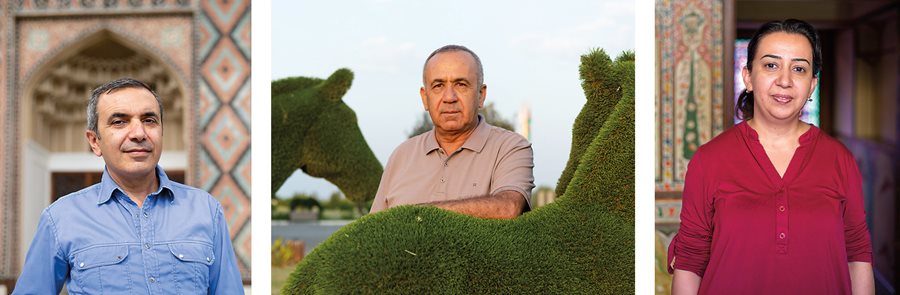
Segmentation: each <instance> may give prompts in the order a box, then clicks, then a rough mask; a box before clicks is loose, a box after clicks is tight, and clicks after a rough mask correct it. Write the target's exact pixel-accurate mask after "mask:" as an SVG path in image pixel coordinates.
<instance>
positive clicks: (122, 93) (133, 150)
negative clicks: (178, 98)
mask: <svg viewBox="0 0 900 295" xmlns="http://www.w3.org/2000/svg"><path fill="white" fill-rule="evenodd" d="M97 113H98V116H97V130H98V133H99V134H94V132H93V131H90V130H88V131H87V138H88V142H89V143H90V144H91V150H92V151H93V152H94V154H96V155H97V156H102V157H103V161H104V162H106V167H107V169H108V170H109V172H110V174H111V175H112V176H113V177H114V178H116V179H123V178H132V179H133V178H139V177H147V175H148V174H150V173H155V168H156V164H157V163H159V156H160V154H161V153H162V121H161V120H160V109H159V105H158V104H157V102H156V98H154V97H153V94H152V93H150V91H147V90H146V89H143V88H133V87H129V88H120V89H116V90H113V91H112V93H105V94H102V95H100V98H99V100H98V101H97Z"/></svg>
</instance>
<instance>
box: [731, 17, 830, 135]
mask: <svg viewBox="0 0 900 295" xmlns="http://www.w3.org/2000/svg"><path fill="white" fill-rule="evenodd" d="M777 32H784V33H789V34H800V35H803V36H804V37H806V40H808V41H809V45H810V47H812V51H813V60H812V67H813V68H812V74H813V77H818V76H819V70H821V69H822V47H821V46H820V45H819V35H818V34H816V28H813V26H812V25H810V24H809V23H807V22H805V21H802V20H797V19H786V20H784V21H771V22H768V23H765V24H764V25H762V26H761V27H759V30H757V31H756V34H755V35H753V39H750V44H749V45H748V46H747V71H753V59H754V58H755V57H756V47H757V46H758V45H759V41H760V40H762V38H763V37H765V36H766V35H768V34H771V33H777ZM735 111H740V115H739V118H740V119H741V120H749V119H753V91H747V89H744V91H743V92H741V95H740V96H738V100H737V104H736V105H735Z"/></svg>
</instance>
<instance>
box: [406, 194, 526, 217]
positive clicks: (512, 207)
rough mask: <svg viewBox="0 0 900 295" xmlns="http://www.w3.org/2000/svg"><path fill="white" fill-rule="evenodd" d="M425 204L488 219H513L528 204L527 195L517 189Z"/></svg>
mask: <svg viewBox="0 0 900 295" xmlns="http://www.w3.org/2000/svg"><path fill="white" fill-rule="evenodd" d="M423 205H426V206H435V207H438V208H441V209H446V210H450V211H454V212H458V213H462V214H466V215H471V216H473V217H478V218H488V219H513V218H516V217H518V216H519V215H520V214H522V211H524V210H525V206H528V204H527V203H526V202H525V196H523V195H522V194H521V193H519V192H516V191H501V192H498V193H496V194H493V195H487V196H479V197H473V198H468V199H461V200H452V201H440V202H434V203H426V204H423Z"/></svg>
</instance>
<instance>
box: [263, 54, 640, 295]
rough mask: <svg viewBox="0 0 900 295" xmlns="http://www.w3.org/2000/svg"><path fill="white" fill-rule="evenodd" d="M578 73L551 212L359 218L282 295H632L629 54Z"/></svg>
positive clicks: (408, 209) (407, 211) (592, 60)
mask: <svg viewBox="0 0 900 295" xmlns="http://www.w3.org/2000/svg"><path fill="white" fill-rule="evenodd" d="M580 71H581V77H582V79H583V80H584V81H585V83H584V84H583V85H584V87H585V93H586V94H587V97H588V102H587V103H586V104H585V110H583V111H582V112H581V114H579V116H578V118H577V119H576V122H577V123H576V124H575V127H574V130H573V134H574V136H573V137H574V138H573V147H572V149H573V150H575V149H583V150H584V153H583V154H582V155H581V156H580V157H579V158H580V159H579V160H578V161H570V162H569V165H568V167H567V168H566V170H567V171H569V170H571V171H569V172H567V173H569V174H571V175H572V177H571V181H566V183H563V184H562V185H565V186H566V187H567V188H566V190H565V195H563V196H561V197H560V198H559V199H558V200H557V201H556V202H555V203H552V204H549V205H546V206H544V207H541V208H537V209H535V210H534V211H532V212H530V213H526V214H524V215H522V216H521V217H519V218H516V219H513V220H484V219H477V218H472V217H468V216H465V215H461V214H457V213H453V212H450V211H445V210H441V209H437V208H434V207H428V206H401V207H397V208H393V209H390V210H386V211H384V212H382V213H378V214H372V215H367V216H363V217H362V218H360V219H358V220H357V221H356V222H354V223H352V224H349V225H347V226H345V227H343V228H341V229H340V230H338V231H337V232H335V233H334V235H332V236H331V237H330V238H328V240H326V241H325V242H323V243H322V244H320V245H319V246H318V247H317V248H316V249H315V250H314V251H313V252H312V253H311V254H310V255H309V256H307V257H306V258H305V259H304V260H303V261H302V262H301V263H300V264H299V265H298V266H297V268H296V270H295V271H294V273H292V274H291V277H290V278H289V280H288V282H287V284H286V286H285V287H284V288H283V289H282V290H281V292H282V294H349V293H354V294H355V293H390V294H393V293H400V294H434V293H438V294H445V293H450V294H459V293H465V294H496V293H502V294H506V293H515V294H522V293H525V294H548V293H554V294H574V293H588V294H598V293H608V294H628V293H634V54H633V53H625V54H623V55H622V56H621V57H619V58H618V59H617V60H616V61H615V62H613V61H611V60H610V58H609V56H607V55H606V53H604V52H603V51H602V50H596V51H593V52H591V53H589V54H587V55H585V56H584V57H582V65H581V68H580ZM594 79H599V80H596V81H602V82H597V83H594V82H592V81H595V80H594ZM613 86H614V87H613ZM595 87H603V89H602V90H601V89H595ZM595 100H603V101H602V102H597V101H595ZM589 108H590V109H589ZM585 122H593V123H585ZM584 137H589V139H585V138H584ZM564 175H565V173H564Z"/></svg>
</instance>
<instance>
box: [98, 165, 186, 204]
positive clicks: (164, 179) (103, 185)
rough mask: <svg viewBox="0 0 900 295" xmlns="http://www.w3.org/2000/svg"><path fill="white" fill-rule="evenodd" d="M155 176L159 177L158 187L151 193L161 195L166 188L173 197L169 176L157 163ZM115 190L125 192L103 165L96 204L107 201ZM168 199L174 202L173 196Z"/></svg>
mask: <svg viewBox="0 0 900 295" xmlns="http://www.w3.org/2000/svg"><path fill="white" fill-rule="evenodd" d="M156 176H157V178H159V188H157V190H156V192H155V193H153V194H154V195H162V192H163V189H166V190H168V191H169V195H171V196H173V197H174V194H173V193H172V192H173V191H172V181H171V180H169V177H168V176H166V172H165V171H163V169H162V167H159V165H156ZM116 190H118V191H120V192H122V193H123V194H124V193H125V191H124V190H122V188H120V187H119V184H117V183H116V181H115V180H113V179H112V177H111V176H109V170H108V168H106V167H104V168H103V176H102V177H101V178H100V196H98V198H97V205H100V204H103V203H106V202H107V201H109V199H110V198H112V195H113V193H115V192H116ZM170 201H171V202H174V201H175V198H171V199H170Z"/></svg>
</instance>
